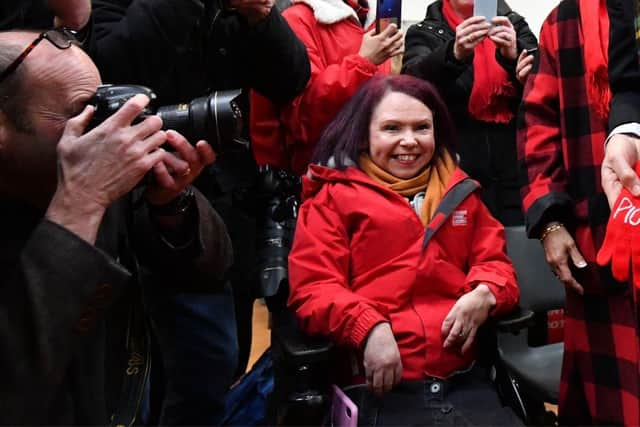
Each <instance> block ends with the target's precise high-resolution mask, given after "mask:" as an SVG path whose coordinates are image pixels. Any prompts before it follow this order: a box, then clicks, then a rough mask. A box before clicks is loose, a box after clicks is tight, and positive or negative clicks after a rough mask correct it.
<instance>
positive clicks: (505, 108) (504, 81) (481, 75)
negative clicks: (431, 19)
mask: <svg viewBox="0 0 640 427" xmlns="http://www.w3.org/2000/svg"><path fill="white" fill-rule="evenodd" d="M591 1H593V0H591ZM442 14H443V15H444V19H445V20H446V21H447V24H449V26H450V27H451V28H453V29H455V28H456V27H457V26H458V25H460V24H461V23H462V21H464V19H462V17H461V16H459V15H458V14H457V13H456V11H455V10H453V7H451V3H450V0H443V2H442ZM495 58H496V45H495V44H494V43H493V42H492V41H491V39H489V37H487V38H485V39H484V40H483V41H482V42H480V43H479V44H478V45H477V46H476V47H475V49H474V53H473V88H472V89H471V96H470V97H469V105H468V108H469V114H470V115H471V117H473V118H474V119H476V120H480V121H482V122H490V123H509V122H510V121H511V119H513V117H514V113H513V111H512V109H511V105H510V104H511V103H512V101H513V100H514V98H515V97H516V96H517V91H516V89H515V87H514V86H513V83H512V82H511V80H510V79H509V74H508V73H507V72H506V71H505V69H504V68H502V66H500V64H498V62H497V61H496V59H495Z"/></svg>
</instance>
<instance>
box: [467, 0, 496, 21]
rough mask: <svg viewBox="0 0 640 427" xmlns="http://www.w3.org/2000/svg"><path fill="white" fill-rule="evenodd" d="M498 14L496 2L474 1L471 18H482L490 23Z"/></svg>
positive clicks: (494, 0)
mask: <svg viewBox="0 0 640 427" xmlns="http://www.w3.org/2000/svg"><path fill="white" fill-rule="evenodd" d="M497 14H498V0H475V1H474V3H473V16H484V17H485V18H487V21H491V19H492V18H494V17H495V16H496V15H497Z"/></svg>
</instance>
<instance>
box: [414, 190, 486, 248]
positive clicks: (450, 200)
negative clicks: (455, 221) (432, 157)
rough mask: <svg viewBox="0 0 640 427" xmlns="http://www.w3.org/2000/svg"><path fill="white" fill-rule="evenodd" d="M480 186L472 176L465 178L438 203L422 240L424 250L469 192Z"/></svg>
mask: <svg viewBox="0 0 640 427" xmlns="http://www.w3.org/2000/svg"><path fill="white" fill-rule="evenodd" d="M479 187H480V184H478V183H477V182H476V181H474V180H472V179H471V178H465V179H464V180H462V181H460V182H459V183H458V184H456V185H455V186H454V187H453V188H452V189H451V190H449V192H448V193H447V195H446V196H444V198H443V199H442V201H441V202H440V204H439V205H438V209H436V212H435V214H434V215H433V219H432V220H431V222H429V224H427V229H426V231H425V234H424V241H423V242H422V250H425V249H426V248H427V245H428V244H429V241H431V238H432V237H433V236H434V235H435V234H436V231H438V230H439V229H440V227H442V226H443V225H444V223H445V222H446V220H447V218H449V216H451V213H452V212H453V210H454V209H455V208H456V206H458V205H459V204H460V203H462V201H463V200H464V199H466V198H467V196H469V194H471V193H473V192H474V191H475V190H476V189H478V188H479Z"/></svg>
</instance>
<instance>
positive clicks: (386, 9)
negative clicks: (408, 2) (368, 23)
mask: <svg viewBox="0 0 640 427" xmlns="http://www.w3.org/2000/svg"><path fill="white" fill-rule="evenodd" d="M376 1H377V6H376V32H378V33H379V32H381V31H384V29H385V28H387V26H389V24H392V23H393V24H396V27H398V28H400V23H401V22H402V0H376Z"/></svg>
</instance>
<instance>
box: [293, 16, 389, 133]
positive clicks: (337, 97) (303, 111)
mask: <svg viewBox="0 0 640 427" xmlns="http://www.w3.org/2000/svg"><path fill="white" fill-rule="evenodd" d="M284 16H285V19H286V20H287V21H288V22H289V25H290V26H291V28H292V29H293V31H294V32H295V33H296V35H297V36H298V38H300V40H301V41H302V43H303V44H304V45H305V46H306V47H307V53H308V55H309V61H310V62H311V78H310V80H309V83H307V87H306V88H305V90H304V91H303V92H302V94H301V95H299V96H298V97H297V98H295V99H294V100H293V102H292V103H290V104H289V105H288V106H287V107H285V108H284V109H283V121H284V123H285V125H286V126H287V128H288V130H289V131H290V132H291V136H292V138H293V142H294V143H296V144H297V143H303V144H315V142H316V141H317V140H318V139H319V138H320V135H321V133H322V130H323V129H324V127H325V126H326V125H327V124H329V122H331V120H333V118H334V117H335V115H336V114H337V112H338V111H339V110H340V109H341V108H342V106H343V105H344V104H345V103H346V102H347V101H348V100H349V99H350V98H351V97H352V96H353V95H354V94H355V92H356V91H357V90H358V88H359V87H360V86H361V85H362V84H363V83H364V82H366V81H367V80H368V79H369V78H371V77H372V76H374V75H375V74H376V73H377V71H378V67H377V66H376V65H374V64H373V63H372V62H370V61H369V60H367V59H365V58H363V57H362V56H360V55H358V53H357V52H353V54H351V55H347V56H345V57H344V58H343V59H342V62H340V63H336V64H327V63H325V60H324V57H325V56H324V55H323V51H324V50H325V49H332V48H334V46H323V45H321V44H320V43H319V40H320V36H319V34H318V27H319V25H320V24H318V23H317V21H316V19H315V17H314V16H313V12H312V11H311V9H309V8H308V7H307V6H302V5H301V6H300V7H298V8H295V7H291V8H289V9H287V10H286V11H285V12H284ZM333 25H341V24H340V23H337V24H333ZM335 43H336V44H339V43H340V40H335Z"/></svg>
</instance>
